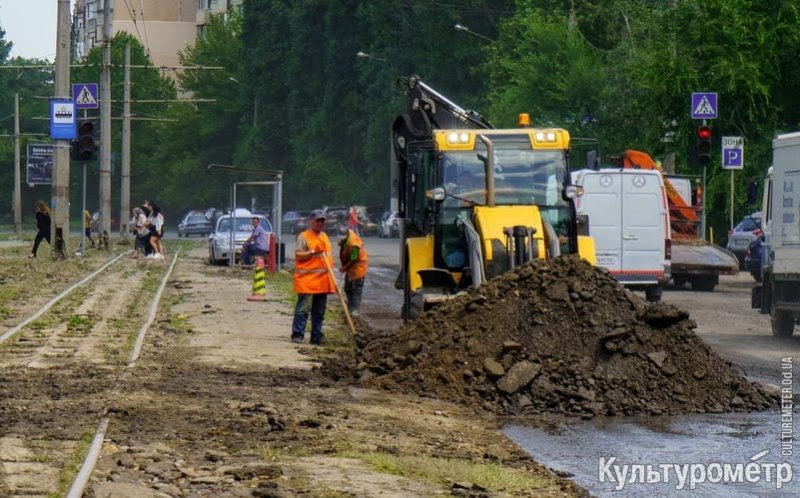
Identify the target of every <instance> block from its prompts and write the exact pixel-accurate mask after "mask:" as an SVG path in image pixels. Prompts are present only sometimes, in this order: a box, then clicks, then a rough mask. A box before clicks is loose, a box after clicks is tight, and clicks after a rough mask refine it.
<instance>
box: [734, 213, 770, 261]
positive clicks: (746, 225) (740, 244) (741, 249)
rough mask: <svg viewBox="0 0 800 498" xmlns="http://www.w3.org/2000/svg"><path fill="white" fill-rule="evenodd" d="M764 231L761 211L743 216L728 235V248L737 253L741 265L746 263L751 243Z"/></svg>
mask: <svg viewBox="0 0 800 498" xmlns="http://www.w3.org/2000/svg"><path fill="white" fill-rule="evenodd" d="M762 233H763V232H762V231H761V212H760V211H759V212H757V213H753V214H751V215H749V216H745V217H744V218H742V221H740V222H739V224H738V225H736V226H735V227H734V228H733V231H732V232H731V233H730V234H729V235H728V246H727V249H728V250H729V251H730V252H732V253H733V254H735V255H736V259H738V260H739V265H740V266H742V267H743V265H744V258H745V256H746V255H747V248H748V247H750V243H751V242H753V241H754V240H756V238H757V237H758V236H760V235H761V234H762Z"/></svg>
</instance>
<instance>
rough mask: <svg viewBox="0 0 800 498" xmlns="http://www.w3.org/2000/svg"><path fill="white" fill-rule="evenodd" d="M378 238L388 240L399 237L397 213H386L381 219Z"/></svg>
mask: <svg viewBox="0 0 800 498" xmlns="http://www.w3.org/2000/svg"><path fill="white" fill-rule="evenodd" d="M378 236H379V237H381V238H383V239H389V238H393V237H399V236H400V218H399V216H398V215H397V211H386V212H385V213H383V216H382V217H381V229H380V232H379V233H378Z"/></svg>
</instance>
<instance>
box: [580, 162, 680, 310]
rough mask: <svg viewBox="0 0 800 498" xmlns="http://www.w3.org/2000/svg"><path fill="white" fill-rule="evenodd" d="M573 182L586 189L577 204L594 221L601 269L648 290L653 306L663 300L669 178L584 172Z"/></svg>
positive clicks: (668, 235)
mask: <svg viewBox="0 0 800 498" xmlns="http://www.w3.org/2000/svg"><path fill="white" fill-rule="evenodd" d="M572 183H574V184H575V185H580V186H581V187H583V195H582V196H581V197H578V198H577V199H576V201H575V207H576V209H577V212H578V215H587V216H588V217H589V235H591V236H592V237H593V238H594V240H595V246H596V250H597V265H598V266H602V267H604V268H607V269H608V270H609V271H610V272H611V274H612V275H614V277H615V278H616V279H617V280H618V281H619V282H620V283H621V284H623V285H625V286H626V287H630V288H632V289H644V291H645V294H646V297H647V300H648V301H658V300H660V299H661V291H662V288H663V285H664V284H665V283H666V281H667V280H669V269H670V252H671V242H672V241H671V238H672V236H671V233H670V226H669V208H668V206H667V196H666V191H665V190H664V179H663V178H662V176H661V173H660V172H659V171H655V170H635V169H601V170H597V171H595V170H580V171H575V172H573V173H572Z"/></svg>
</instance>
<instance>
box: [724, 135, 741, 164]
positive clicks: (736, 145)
mask: <svg viewBox="0 0 800 498" xmlns="http://www.w3.org/2000/svg"><path fill="white" fill-rule="evenodd" d="M722 169H744V138H743V137H722Z"/></svg>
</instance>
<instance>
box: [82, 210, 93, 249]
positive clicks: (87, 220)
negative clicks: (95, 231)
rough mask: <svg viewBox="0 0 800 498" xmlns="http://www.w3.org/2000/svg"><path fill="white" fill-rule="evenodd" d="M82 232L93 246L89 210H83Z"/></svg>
mask: <svg viewBox="0 0 800 498" xmlns="http://www.w3.org/2000/svg"><path fill="white" fill-rule="evenodd" d="M83 232H84V234H85V235H86V238H87V239H89V242H91V243H92V247H94V239H93V238H92V214H91V213H90V212H89V211H84V212H83Z"/></svg>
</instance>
